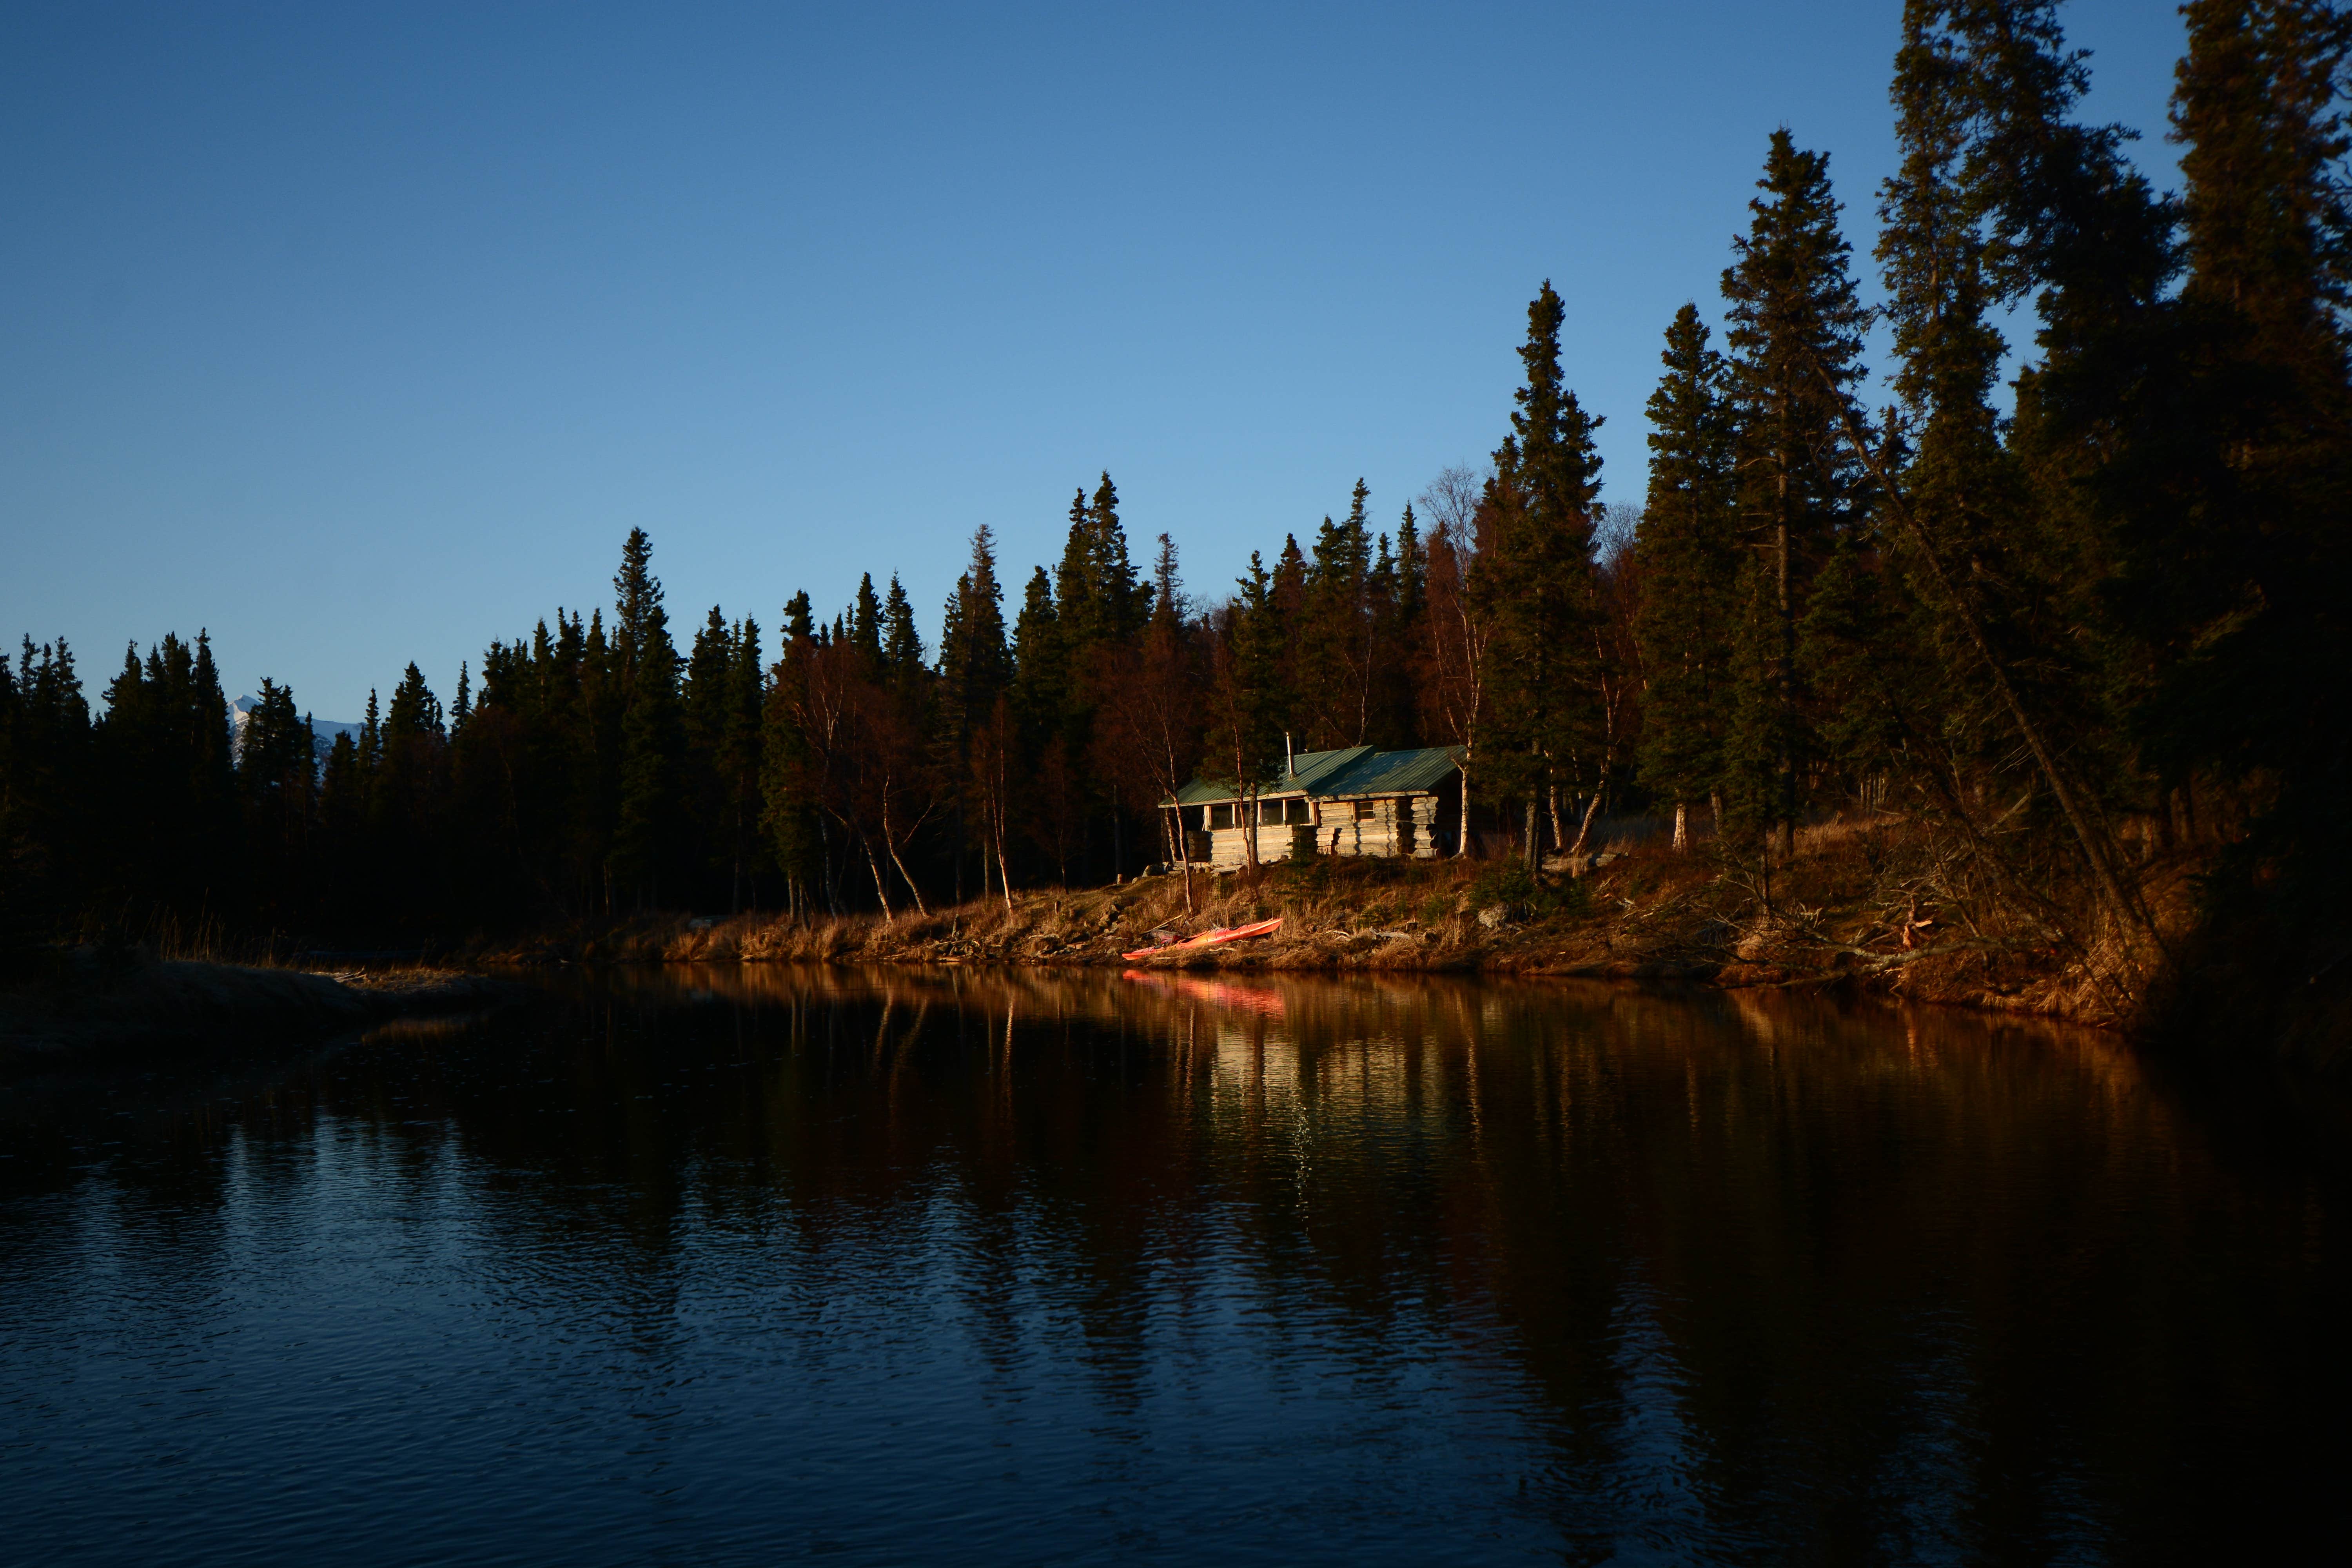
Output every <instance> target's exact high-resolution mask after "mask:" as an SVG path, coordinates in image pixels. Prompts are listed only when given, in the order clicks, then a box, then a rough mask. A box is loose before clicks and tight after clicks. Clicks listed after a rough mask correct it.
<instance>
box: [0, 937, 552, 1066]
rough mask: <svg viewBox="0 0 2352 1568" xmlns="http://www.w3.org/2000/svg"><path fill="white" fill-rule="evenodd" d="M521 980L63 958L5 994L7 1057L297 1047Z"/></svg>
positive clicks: (2, 1042)
mask: <svg viewBox="0 0 2352 1568" xmlns="http://www.w3.org/2000/svg"><path fill="white" fill-rule="evenodd" d="M516 989H517V988H516V986H515V985H514V984H513V983H511V982H508V981H501V980H499V979H497V978H495V977H493V976H490V975H486V974H481V973H469V972H467V971H463V970H457V969H444V968H401V969H383V970H373V971H357V970H346V971H341V972H318V971H310V970H301V969H281V968H263V967H257V966H253V965H247V964H233V963H209V962H205V961H200V960H193V959H168V960H165V959H151V958H141V957H129V958H123V959H117V960H112V961H110V960H107V959H103V958H101V957H100V955H99V954H98V953H96V952H91V951H89V950H87V949H84V950H78V951H75V952H68V953H64V954H60V955H58V963H57V964H56V965H55V968H54V969H53V971H52V973H48V974H47V975H44V976H42V977H40V978H37V979H35V980H31V981H27V982H24V983H21V984H16V985H12V986H10V987H8V988H6V989H5V990H0V1064H8V1063H27V1062H32V1063H38V1062H44V1061H52V1060H55V1059H57V1058H62V1057H66V1056H68V1055H73V1054H77V1053H81V1052H89V1051H100V1052H107V1053H114V1054H120V1053H127V1052H137V1051H142V1050H149V1049H164V1048H170V1047H194V1046H199V1045H207V1044H235V1045H236V1046H239V1047H288V1046H299V1045H303V1044H307V1043H310V1042H315V1041H318V1040H321V1039H325V1038H329V1037H332V1036H334V1035H336V1034H339V1033H342V1032H346V1031H350V1030H353V1029H362V1028H365V1027H367V1026H371V1025H374V1024H380V1023H384V1022H387V1021H389V1020H392V1019H394V1018H406V1017H421V1016H435V1015H443V1014H451V1013H463V1012H471V1011H476V1010H478V1009H481V1008H485V1007H489V1006H495V1005H499V1004H500V1003H502V1002H505V1001H507V1000H509V999H511V997H512V996H513V995H514V994H515V992H516Z"/></svg>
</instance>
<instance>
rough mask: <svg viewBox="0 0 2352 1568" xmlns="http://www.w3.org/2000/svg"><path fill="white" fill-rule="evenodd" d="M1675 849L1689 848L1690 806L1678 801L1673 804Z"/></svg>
mask: <svg viewBox="0 0 2352 1568" xmlns="http://www.w3.org/2000/svg"><path fill="white" fill-rule="evenodd" d="M1689 847H1690V805H1689V804H1688V803H1687V802H1685V801H1679V800H1678V801H1676V802H1675V848H1676V849H1678V850H1680V849H1688V848H1689Z"/></svg>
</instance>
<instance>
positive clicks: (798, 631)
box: [760, 593, 833, 920]
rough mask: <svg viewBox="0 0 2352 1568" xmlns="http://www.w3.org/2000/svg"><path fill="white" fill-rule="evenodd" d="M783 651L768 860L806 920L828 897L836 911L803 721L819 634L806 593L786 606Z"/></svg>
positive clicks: (768, 766)
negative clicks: (819, 901) (818, 902)
mask: <svg viewBox="0 0 2352 1568" xmlns="http://www.w3.org/2000/svg"><path fill="white" fill-rule="evenodd" d="M783 624H784V629H783V646H782V648H781V649H780V650H779V653H780V657H779V658H778V659H777V661H776V667H775V669H774V672H773V674H772V679H770V681H769V683H768V696H767V704H766V709H765V712H764V714H763V716H762V729H763V738H762V743H761V759H760V770H761V772H760V783H761V815H760V827H761V833H762V835H763V836H764V837H765V839H766V843H767V849H768V853H769V855H770V856H771V858H773V860H774V861H775V865H776V868H777V870H779V871H780V872H782V874H783V878H784V885H785V899H786V902H787V904H788V906H789V908H790V909H791V910H792V912H793V914H794V915H795V916H798V917H800V918H802V919H803V920H804V919H806V918H807V916H808V915H809V914H810V913H811V912H812V911H813V910H814V904H815V900H816V898H817V896H818V895H819V894H820V893H823V894H824V895H826V897H827V908H829V909H830V908H833V905H832V902H831V899H830V895H831V881H830V879H829V878H828V876H827V868H826V866H825V858H824V829H823V826H822V824H821V822H820V819H819V815H818V806H817V790H818V781H817V779H816V777H815V776H814V754H813V752H812V748H811V747H810V744H809V739H808V734H807V731H806V730H805V729H804V728H803V723H802V715H803V713H804V712H805V711H806V709H807V700H808V687H809V680H810V671H811V667H812V665H813V664H814V660H815V658H816V656H817V628H816V625H815V618H814V616H813V615H812V613H811V611H810V607H809V596H808V595H806V594H805V593H802V594H795V595H793V597H792V599H791V600H790V601H789V602H787V603H786V604H785V605H784V623H783Z"/></svg>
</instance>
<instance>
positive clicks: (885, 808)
mask: <svg viewBox="0 0 2352 1568" xmlns="http://www.w3.org/2000/svg"><path fill="white" fill-rule="evenodd" d="M916 826H918V827H919V826H922V823H921V821H920V820H919V819H918V820H917V822H916ZM882 847H883V848H885V849H887V850H888V851H889V852H890V864H892V865H893V866H896V867H898V878H899V879H900V880H901V881H903V882H905V883H906V884H907V894H908V897H909V898H911V899H913V900H915V912H916V913H917V914H919V915H923V916H926V917H928V916H929V914H930V912H931V911H930V910H928V909H925V908H924V907H923V889H920V888H918V887H917V886H915V879H914V878H912V877H909V876H908V875H907V863H906V862H905V861H904V860H901V859H900V858H898V839H896V838H895V837H891V833H890V797H889V795H887V794H885V795H883V797H882Z"/></svg>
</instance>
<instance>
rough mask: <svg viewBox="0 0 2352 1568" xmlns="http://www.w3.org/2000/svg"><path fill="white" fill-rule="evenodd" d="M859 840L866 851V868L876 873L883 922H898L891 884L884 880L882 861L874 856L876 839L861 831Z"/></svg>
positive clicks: (875, 886)
mask: <svg viewBox="0 0 2352 1568" xmlns="http://www.w3.org/2000/svg"><path fill="white" fill-rule="evenodd" d="M857 842H858V846H859V847H861V848H863V849H864V850H865V851H866V869H867V870H869V871H871V872H873V873H874V896H875V897H876V898H877V899H880V900H882V923H883V924H884V925H893V924H896V923H897V920H898V917H897V916H895V915H893V914H892V913H891V912H890V885H889V884H888V883H887V882H886V881H884V880H883V878H882V862H881V861H879V860H877V859H876V858H874V841H873V840H872V839H870V838H868V837H866V835H864V834H863V833H861V834H859V835H858V836H857Z"/></svg>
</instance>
